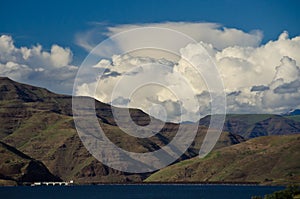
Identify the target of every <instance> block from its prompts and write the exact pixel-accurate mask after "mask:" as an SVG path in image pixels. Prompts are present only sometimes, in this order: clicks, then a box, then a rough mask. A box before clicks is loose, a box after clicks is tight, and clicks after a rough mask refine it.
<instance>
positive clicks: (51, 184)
mask: <svg viewBox="0 0 300 199" xmlns="http://www.w3.org/2000/svg"><path fill="white" fill-rule="evenodd" d="M73 183H74V182H73V180H70V181H69V182H34V183H32V184H31V186H57V185H58V186H69V185H72V184H73Z"/></svg>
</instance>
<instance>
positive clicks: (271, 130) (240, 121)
mask: <svg viewBox="0 0 300 199" xmlns="http://www.w3.org/2000/svg"><path fill="white" fill-rule="evenodd" d="M295 118H296V117H295ZM209 121H210V116H206V117H205V118H203V119H201V120H200V122H199V124H200V125H204V126H208V125H209ZM223 130H224V131H228V132H231V133H233V134H238V135H241V136H242V137H244V138H246V139H249V138H255V137H259V136H267V135H287V134H297V133H300V121H298V120H297V119H294V118H291V117H284V116H280V115H272V114H260V115H258V114H229V115H226V119H225V123H224V128H223Z"/></svg>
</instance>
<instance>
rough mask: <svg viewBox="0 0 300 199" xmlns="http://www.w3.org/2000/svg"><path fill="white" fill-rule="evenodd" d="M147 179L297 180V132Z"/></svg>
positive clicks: (299, 144) (257, 140)
mask: <svg viewBox="0 0 300 199" xmlns="http://www.w3.org/2000/svg"><path fill="white" fill-rule="evenodd" d="M146 181H148V182H204V181H208V182H209V181H211V182H216V181H217V182H226V181H227V182H259V183H262V184H289V183H293V182H295V183H300V135H299V134H297V135H284V136H264V137H259V138H254V139H251V140H248V141H246V142H243V143H240V144H237V145H233V146H229V147H225V148H222V149H219V150H215V151H213V152H211V154H209V155H208V156H207V157H205V158H204V159H199V158H192V159H189V160H185V161H182V162H179V163H177V164H174V165H171V166H169V167H166V168H164V169H162V170H160V171H158V172H156V173H154V174H152V175H151V176H150V177H149V178H147V179H146Z"/></svg>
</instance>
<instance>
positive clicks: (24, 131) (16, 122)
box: [0, 78, 244, 183]
mask: <svg viewBox="0 0 300 199" xmlns="http://www.w3.org/2000/svg"><path fill="white" fill-rule="evenodd" d="M0 88H1V89H0V96H2V97H1V99H0V136H1V137H0V139H1V140H2V141H3V142H5V143H7V144H9V145H11V146H13V147H15V148H17V149H18V150H20V151H22V152H23V153H25V154H28V155H30V157H32V158H35V159H37V160H40V161H42V162H43V163H44V164H45V165H46V166H47V168H48V169H49V170H50V171H51V172H52V173H53V174H55V175H58V176H59V177H60V178H62V179H63V180H66V181H67V180H71V179H72V180H75V182H79V183H91V182H94V183H97V182H128V181H135V182H137V181H142V180H143V179H144V178H145V177H147V176H149V175H150V174H131V173H123V172H120V171H117V170H114V169H111V168H108V167H106V166H104V165H103V164H101V163H100V162H99V161H97V160H96V159H95V158H94V157H93V156H92V155H91V154H90V153H89V152H88V151H87V150H86V149H85V147H84V146H83V145H82V143H81V140H80V139H79V137H78V135H77V132H76V129H75V127H74V122H73V117H72V109H71V105H72V98H71V96H65V95H58V94H54V93H52V92H50V91H47V90H46V89H43V88H37V87H32V86H30V85H25V84H20V83H16V82H14V81H12V80H10V79H8V78H0ZM95 108H96V113H97V117H98V119H99V124H100V125H101V127H102V128H103V129H104V131H105V132H106V135H107V137H108V138H109V139H111V140H112V141H113V142H114V143H115V144H116V145H117V146H119V147H122V148H123V149H125V150H128V151H133V152H148V151H155V150H157V149H158V148H159V147H161V146H164V145H166V144H168V143H169V141H170V140H172V138H173V137H174V135H175V134H176V132H177V129H178V127H179V125H178V124H172V123H167V124H165V126H164V128H163V129H162V130H161V131H160V132H159V133H158V134H156V135H155V136H153V137H150V138H147V139H141V138H135V137H131V136H129V135H127V134H125V133H124V132H123V131H121V130H120V129H119V128H118V126H116V124H115V121H114V119H113V116H112V111H111V107H110V106H109V105H107V104H103V103H101V102H98V101H95ZM130 114H131V117H132V119H133V120H134V121H135V123H137V124H139V125H146V124H147V123H149V121H150V117H149V116H148V115H147V114H145V113H144V112H142V111H140V110H136V109H131V110H130ZM152 119H153V118H152ZM125 122H126V121H125ZM185 125H186V128H188V127H189V126H188V125H190V124H185ZM206 130H207V129H206V127H200V128H199V129H198V133H197V136H196V138H195V141H194V143H193V145H192V146H191V147H190V148H189V149H188V150H187V152H186V153H185V154H184V155H183V156H182V157H181V160H182V159H187V158H191V157H194V156H196V155H197V154H198V151H199V149H200V146H201V143H202V140H203V138H204V135H205V133H206ZM242 141H244V140H243V138H242V137H241V136H237V135H233V134H231V133H223V134H222V136H221V138H220V140H219V142H218V143H217V145H216V148H220V147H224V146H228V145H231V144H236V143H239V142H242ZM115 161H119V160H118V159H115Z"/></svg>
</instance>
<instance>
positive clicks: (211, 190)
mask: <svg viewBox="0 0 300 199" xmlns="http://www.w3.org/2000/svg"><path fill="white" fill-rule="evenodd" d="M282 189H284V187H279V186H257V185H199V184H192V185H191V184H189V185H184V184H176V185H170V184H168V185H161V184H159V185H158V184H154V185H149V184H147V185H87V186H35V187H30V186H18V187H0V196H1V198H3V199H13V198H18V199H19V198H25V199H37V198H43V199H55V198H62V199H77V198H85V199H106V198H108V199H111V198H116V199H177V198H178V199H181V198H182V199H194V198H195V199H227V198H228V199H250V198H251V196H254V195H260V196H263V195H265V194H269V193H272V192H274V191H277V190H282Z"/></svg>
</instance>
